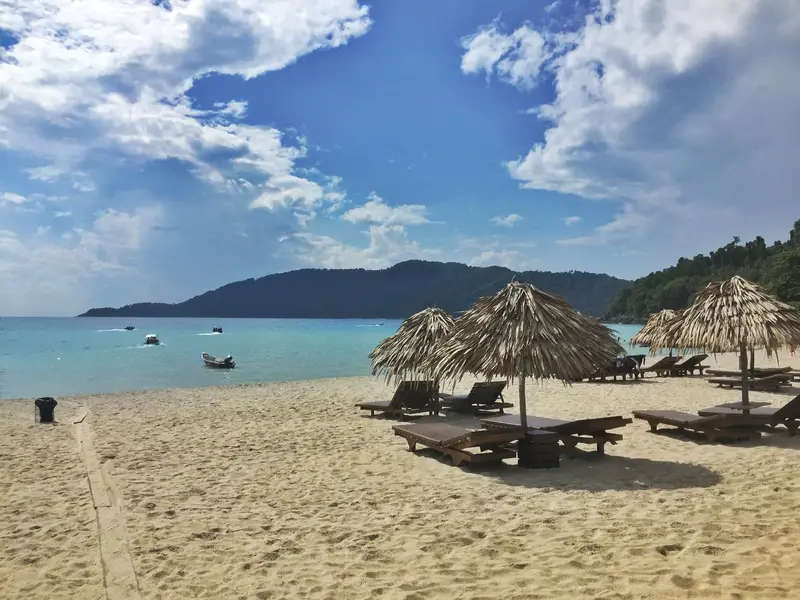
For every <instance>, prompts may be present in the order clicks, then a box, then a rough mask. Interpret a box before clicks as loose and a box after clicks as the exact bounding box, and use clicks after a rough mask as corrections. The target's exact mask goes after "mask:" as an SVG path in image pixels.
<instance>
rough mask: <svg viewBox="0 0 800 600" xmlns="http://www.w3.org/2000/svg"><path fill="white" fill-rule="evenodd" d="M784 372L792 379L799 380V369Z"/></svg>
mask: <svg viewBox="0 0 800 600" xmlns="http://www.w3.org/2000/svg"><path fill="white" fill-rule="evenodd" d="M786 374H787V375H791V376H792V381H800V369H798V370H794V369H793V370H791V371H789V372H788V373H786Z"/></svg>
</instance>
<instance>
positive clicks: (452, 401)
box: [439, 381, 514, 414]
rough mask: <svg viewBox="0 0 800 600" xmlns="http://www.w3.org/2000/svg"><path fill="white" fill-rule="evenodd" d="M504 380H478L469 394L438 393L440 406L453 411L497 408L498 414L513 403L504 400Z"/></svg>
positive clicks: (477, 410) (481, 410) (479, 410)
mask: <svg viewBox="0 0 800 600" xmlns="http://www.w3.org/2000/svg"><path fill="white" fill-rule="evenodd" d="M505 387H506V382H505V381H479V382H477V383H475V384H473V386H472V389H471V390H470V392H469V394H460V395H455V396H451V395H449V394H439V397H440V403H441V405H442V408H449V409H451V410H453V411H455V412H483V411H490V410H497V411H499V412H500V414H503V411H504V410H505V409H506V408H511V407H513V406H514V405H513V404H509V403H508V402H505V400H504V399H503V389H505Z"/></svg>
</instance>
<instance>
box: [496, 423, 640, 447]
mask: <svg viewBox="0 0 800 600" xmlns="http://www.w3.org/2000/svg"><path fill="white" fill-rule="evenodd" d="M527 420H528V429H529V430H540V431H552V432H553V433H556V434H558V438H559V440H560V441H561V443H562V444H563V447H564V453H565V454H566V455H567V456H570V457H572V456H575V455H576V454H577V452H576V447H577V445H578V444H595V447H596V450H597V453H598V454H600V455H601V456H602V455H603V454H605V445H606V444H616V443H617V442H619V441H621V440H622V435H621V434H619V433H609V431H608V430H609V429H618V428H620V427H625V425H628V424H629V423H633V420H632V419H626V418H625V417H621V416H613V417H600V418H596V419H577V420H574V421H566V420H563V419H549V418H547V417H533V416H530V417H528V419H527ZM481 424H482V425H483V426H484V427H486V428H487V429H498V430H503V429H520V428H521V427H522V422H521V419H520V416H519V415H503V416H502V417H490V418H486V419H481Z"/></svg>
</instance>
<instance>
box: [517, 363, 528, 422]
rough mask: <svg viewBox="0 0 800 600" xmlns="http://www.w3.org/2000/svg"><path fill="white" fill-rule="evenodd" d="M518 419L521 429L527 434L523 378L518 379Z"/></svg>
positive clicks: (526, 410) (526, 411) (526, 408)
mask: <svg viewBox="0 0 800 600" xmlns="http://www.w3.org/2000/svg"><path fill="white" fill-rule="evenodd" d="M519 421H520V424H521V425H522V431H523V433H525V434H526V435H527V433H528V407H527V406H526V405H525V378H524V377H520V379H519Z"/></svg>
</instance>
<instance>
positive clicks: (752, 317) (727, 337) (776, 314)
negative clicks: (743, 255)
mask: <svg viewBox="0 0 800 600" xmlns="http://www.w3.org/2000/svg"><path fill="white" fill-rule="evenodd" d="M798 342H800V311H798V310H797V309H796V308H794V307H792V306H790V305H788V304H786V303H784V302H781V301H780V300H778V299H777V298H775V297H774V296H772V295H770V294H769V293H767V292H766V291H765V290H764V289H763V288H761V287H760V286H758V285H755V284H753V283H750V282H749V281H747V280H746V279H743V278H741V277H739V276H738V275H737V276H735V277H733V278H732V279H729V280H725V281H715V282H712V283H709V284H708V285H707V286H706V287H705V289H703V290H702V291H701V292H700V293H699V294H698V295H697V297H696V298H695V301H694V304H692V306H691V307H689V308H687V309H686V310H685V311H684V312H683V314H682V315H681V318H680V319H675V320H673V321H671V322H670V323H668V324H667V325H666V326H665V327H664V329H663V330H662V333H661V334H660V335H656V336H655V337H654V339H653V340H652V341H651V344H650V349H651V350H653V349H654V346H655V347H658V348H698V349H701V348H702V349H704V350H706V351H710V352H737V351H738V352H740V351H741V350H742V348H743V347H744V348H747V349H757V348H765V349H766V350H767V351H768V352H771V351H773V350H778V349H780V348H782V347H783V346H786V345H787V344H789V343H795V344H796V343H798Z"/></svg>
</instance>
